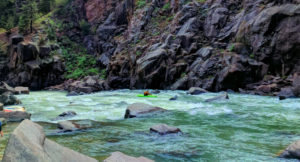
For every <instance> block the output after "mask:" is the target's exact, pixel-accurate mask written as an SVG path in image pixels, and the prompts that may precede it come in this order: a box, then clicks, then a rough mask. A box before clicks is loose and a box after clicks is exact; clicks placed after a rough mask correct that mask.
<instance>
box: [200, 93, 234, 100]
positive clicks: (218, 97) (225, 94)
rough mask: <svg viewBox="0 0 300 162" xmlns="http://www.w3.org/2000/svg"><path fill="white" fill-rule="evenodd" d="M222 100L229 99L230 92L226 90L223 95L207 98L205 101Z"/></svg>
mask: <svg viewBox="0 0 300 162" xmlns="http://www.w3.org/2000/svg"><path fill="white" fill-rule="evenodd" d="M220 100H229V96H228V93H227V92H225V93H224V94H222V95H219V96H216V97H213V98H210V99H207V100H205V102H213V101H220Z"/></svg>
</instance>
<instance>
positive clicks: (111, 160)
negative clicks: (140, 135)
mask: <svg viewBox="0 0 300 162" xmlns="http://www.w3.org/2000/svg"><path fill="white" fill-rule="evenodd" d="M103 162H154V161H153V160H150V159H148V158H145V157H143V156H141V157H138V158H137V157H132V156H128V155H125V154H123V153H122V152H113V153H111V155H110V157H108V158H107V159H105V160H104V161H103Z"/></svg>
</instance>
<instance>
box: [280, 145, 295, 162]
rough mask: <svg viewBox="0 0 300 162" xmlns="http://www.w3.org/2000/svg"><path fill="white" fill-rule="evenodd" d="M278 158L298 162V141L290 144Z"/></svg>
mask: <svg viewBox="0 0 300 162" xmlns="http://www.w3.org/2000/svg"><path fill="white" fill-rule="evenodd" d="M279 157H281V158H291V159H299V160H300V140H298V141H296V142H294V143H292V144H290V145H289V146H288V147H287V148H286V149H285V150H284V151H283V152H282V153H281V154H280V155H279Z"/></svg>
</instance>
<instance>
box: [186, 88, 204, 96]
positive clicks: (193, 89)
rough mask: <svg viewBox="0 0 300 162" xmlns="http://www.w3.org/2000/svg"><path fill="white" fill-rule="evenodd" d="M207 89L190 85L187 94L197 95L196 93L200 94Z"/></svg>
mask: <svg viewBox="0 0 300 162" xmlns="http://www.w3.org/2000/svg"><path fill="white" fill-rule="evenodd" d="M207 92H208V91H207V90H205V89H202V88H199V87H191V88H190V89H189V91H188V94H191V95H198V94H202V93H207Z"/></svg>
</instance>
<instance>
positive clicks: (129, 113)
mask: <svg viewBox="0 0 300 162" xmlns="http://www.w3.org/2000/svg"><path fill="white" fill-rule="evenodd" d="M159 111H166V110H165V109H163V108H160V107H155V106H151V105H148V104H143V103H134V104H131V105H129V106H128V107H127V109H126V112H125V118H134V117H139V116H143V115H147V114H149V113H154V112H159Z"/></svg>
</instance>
